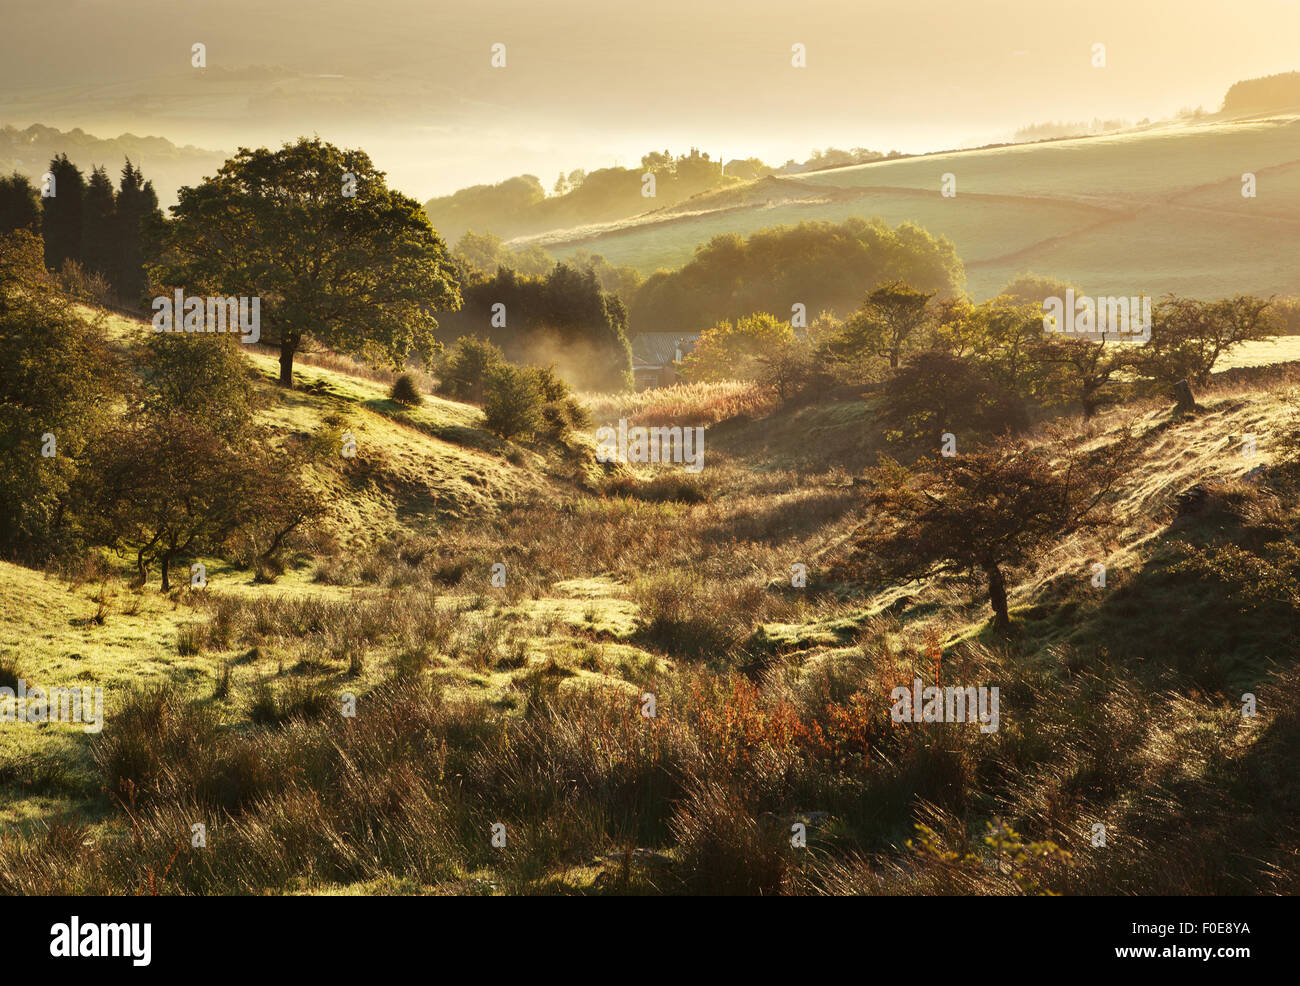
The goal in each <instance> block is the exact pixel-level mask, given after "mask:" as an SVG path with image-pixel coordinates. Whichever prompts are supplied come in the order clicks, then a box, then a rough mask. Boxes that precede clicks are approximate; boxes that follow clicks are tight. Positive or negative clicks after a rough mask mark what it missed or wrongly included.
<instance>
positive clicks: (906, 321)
mask: <svg viewBox="0 0 1300 986" xmlns="http://www.w3.org/2000/svg"><path fill="white" fill-rule="evenodd" d="M932 297H934V293H933V292H930V293H929V294H927V293H925V292H924V291H917V290H915V289H914V288H911V287H909V286H908V285H906V284H904V283H903V282H902V281H889V282H888V283H885V284H882V285H881V286H880V287H878V288H875V289H874V290H873V291H871V293H870V294H868V295H867V300H866V302H865V303H864V304H863V306H862V308H861V309H860V310H859V311H858V313H857V314H856V315H855V316H854V317H853V318H851V319H849V321H848V322H847V323H846V324H845V326H844V328H843V330H841V335H840V337H839V339H838V340H836V341H835V342H833V343H832V344H831V351H832V352H836V353H838V352H841V351H842V352H843V354H844V357H845V358H846V359H849V360H855V359H857V358H860V357H861V356H863V355H872V356H878V357H881V358H883V359H886V360H888V361H889V368H890V369H891V370H897V369H898V367H899V365H900V364H901V363H902V361H903V353H904V351H905V350H908V349H911V348H913V347H915V346H916V344H917V343H918V341H919V337H920V335H921V330H922V329H923V327H924V326H925V325H927V324H928V323H929V322H930V312H929V310H928V307H927V306H928V305H929V303H930V299H931V298H932Z"/></svg>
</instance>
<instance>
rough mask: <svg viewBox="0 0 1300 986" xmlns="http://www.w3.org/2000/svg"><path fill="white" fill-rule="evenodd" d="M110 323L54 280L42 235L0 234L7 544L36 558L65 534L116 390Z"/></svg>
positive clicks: (0, 435) (0, 477) (0, 515)
mask: <svg viewBox="0 0 1300 986" xmlns="http://www.w3.org/2000/svg"><path fill="white" fill-rule="evenodd" d="M118 376H119V373H118V370H117V365H116V361H115V359H114V357H113V354H112V351H111V350H110V349H109V347H108V344H107V342H106V340H105V338H104V331H103V326H102V325H101V324H100V323H99V322H97V321H88V320H87V319H86V318H85V317H83V316H82V315H81V314H80V313H79V312H78V311H77V309H76V308H75V307H73V305H72V304H71V302H70V300H69V299H68V298H67V297H65V296H64V295H62V294H61V293H60V292H59V291H58V290H57V289H56V287H55V285H54V284H53V283H52V280H51V278H50V276H49V275H48V274H47V272H46V270H45V264H44V257H43V254H42V250H41V242H40V240H39V239H38V238H37V237H36V236H34V235H33V234H31V233H30V232H27V231H25V230H20V231H18V232H14V233H10V234H8V235H2V236H0V546H3V547H2V548H0V550H3V552H4V553H5V554H7V555H11V556H22V557H26V558H32V559H36V558H39V557H42V556H43V555H44V554H45V553H46V552H47V551H49V550H50V549H52V548H53V547H55V546H56V545H57V542H58V541H59V540H60V539H62V538H63V537H64V535H65V534H66V533H67V528H66V526H65V524H64V519H65V508H66V507H67V504H68V499H69V491H70V489H71V487H72V484H73V483H74V482H75V481H76V478H77V476H78V473H79V471H80V469H81V463H82V453H83V450H84V449H85V448H86V446H87V444H88V443H89V442H90V441H91V440H92V438H93V436H94V435H95V434H96V433H97V432H98V430H99V429H100V427H101V425H102V421H103V416H104V408H105V407H106V406H107V405H108V404H109V401H110V399H111V396H112V395H113V393H114V391H115V390H116V383H117V377H118Z"/></svg>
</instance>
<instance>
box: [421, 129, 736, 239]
mask: <svg viewBox="0 0 1300 986" xmlns="http://www.w3.org/2000/svg"><path fill="white" fill-rule="evenodd" d="M646 173H652V174H654V176H655V188H654V193H655V194H654V196H653V197H647V196H646V195H644V194H643V193H642V192H643V188H645V186H644V185H643V183H642V178H643V176H644V175H645V174H646ZM737 181H739V179H738V178H731V177H728V176H725V175H723V173H722V165H721V162H719V161H713V160H710V158H709V155H708V154H707V153H703V154H702V153H700V152H699V151H698V150H696V149H694V148H692V150H691V153H690V154H687V155H682V156H679V157H676V158H672V157H670V156H668V154H667V152H664V154H663V155H660V154H658V152H655V153H653V154H649V155H646V156H645V157H643V158H642V166H641V167H640V168H600V169H598V170H596V171H590V172H584V171H574V172H571V173H570V174H568V175H566V176H561V179H560V180H557V182H556V185H555V188H556V190H557V192H558V194H556V195H553V196H548V195H547V194H546V189H545V188H544V187H543V185H542V183H541V181H540V179H538V178H537V176H536V175H519V176H518V177H515V178H508V179H506V180H505V181H502V182H498V183H497V184H495V185H473V186H471V187H469V188H462V189H461V190H460V191H458V192H455V193H453V194H452V195H445V196H442V197H439V198H434V199H430V200H429V201H428V202H426V203H425V204H424V209H425V212H427V213H428V214H429V219H430V221H431V222H432V223H433V225H434V226H435V227H437V228H438V229H439V230H440V231H441V232H442V234H443V235H444V236H447V237H448V238H450V239H457V238H459V237H460V236H461V235H462V234H464V233H465V232H466V231H467V230H470V229H478V230H490V231H491V232H493V233H495V234H497V235H499V236H503V237H506V238H507V239H509V238H510V237H513V236H524V235H527V234H530V233H541V232H545V231H546V230H551V229H559V228H567V227H570V226H581V225H584V224H587V223H600V222H612V221H614V220H616V219H624V218H626V217H628V216H634V215H638V214H640V213H642V212H649V211H650V210H652V209H659V208H663V207H665V206H670V205H676V204H677V203H678V202H681V201H682V200H683V199H687V198H689V197H690V196H692V195H696V194H698V193H700V192H705V191H708V190H710V189H713V188H718V187H720V186H722V185H727V184H733V183H735V182H737Z"/></svg>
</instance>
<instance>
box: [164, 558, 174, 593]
mask: <svg viewBox="0 0 1300 986" xmlns="http://www.w3.org/2000/svg"><path fill="white" fill-rule="evenodd" d="M171 567H172V553H171V552H170V551H168V552H165V553H164V554H163V556H162V591H163V592H170V591H171V587H172V582H171Z"/></svg>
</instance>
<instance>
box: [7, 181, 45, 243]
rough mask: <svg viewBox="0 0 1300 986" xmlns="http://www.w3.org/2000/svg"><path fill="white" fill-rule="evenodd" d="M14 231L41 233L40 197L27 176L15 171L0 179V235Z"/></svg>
mask: <svg viewBox="0 0 1300 986" xmlns="http://www.w3.org/2000/svg"><path fill="white" fill-rule="evenodd" d="M16 229H25V230H27V231H28V232H31V233H38V234H39V233H40V231H41V196H40V194H39V193H38V192H37V191H36V188H35V186H34V185H32V183H31V182H30V181H28V180H27V176H26V175H20V174H19V173H18V172H17V171H15V172H14V173H13V175H12V176H10V177H8V178H0V234H4V233H12V232H13V231H14V230H16Z"/></svg>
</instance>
